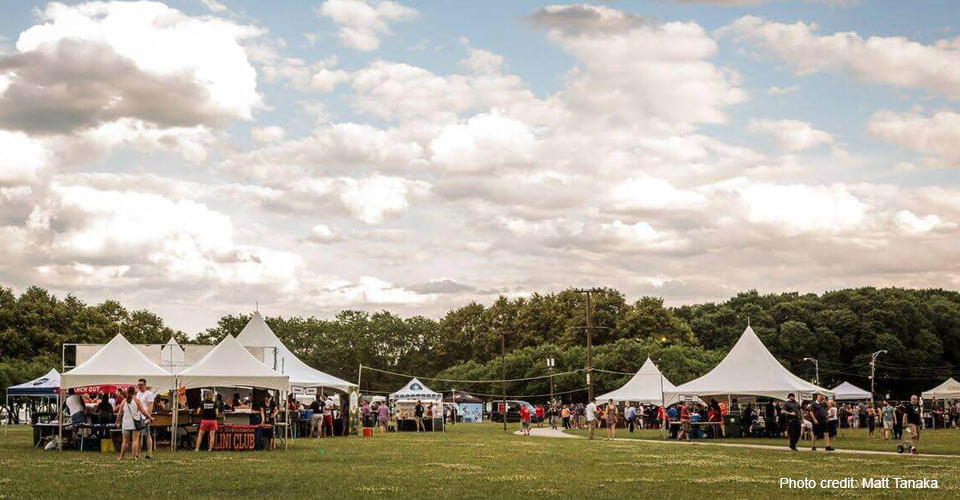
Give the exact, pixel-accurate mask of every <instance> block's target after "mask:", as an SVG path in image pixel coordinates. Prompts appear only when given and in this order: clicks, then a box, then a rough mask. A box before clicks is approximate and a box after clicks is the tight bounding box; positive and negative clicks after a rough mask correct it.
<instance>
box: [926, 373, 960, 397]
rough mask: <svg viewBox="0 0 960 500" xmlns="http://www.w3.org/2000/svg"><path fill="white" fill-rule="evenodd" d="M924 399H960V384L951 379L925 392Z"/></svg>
mask: <svg viewBox="0 0 960 500" xmlns="http://www.w3.org/2000/svg"><path fill="white" fill-rule="evenodd" d="M921 395H922V396H923V399H960V382H957V379H955V378H953V377H950V378H948V379H947V380H946V381H945V382H944V383H942V384H940V385H938V386H936V387H934V388H933V389H930V390H929V391H924V392H923V393H922V394H921Z"/></svg>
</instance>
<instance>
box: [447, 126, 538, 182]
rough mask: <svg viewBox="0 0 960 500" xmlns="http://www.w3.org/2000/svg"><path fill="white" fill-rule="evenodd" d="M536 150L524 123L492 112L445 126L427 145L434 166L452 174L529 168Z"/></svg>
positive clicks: (534, 140) (531, 135)
mask: <svg viewBox="0 0 960 500" xmlns="http://www.w3.org/2000/svg"><path fill="white" fill-rule="evenodd" d="M535 147H536V139H535V138H534V136H533V132H532V131H531V130H530V128H529V127H528V126H527V125H526V124H525V123H523V122H520V121H518V120H514V119H512V118H507V117H504V116H501V115H499V114H495V113H494V114H480V115H477V116H474V117H473V118H470V119H469V120H467V121H466V123H458V124H454V125H448V126H446V127H444V128H443V130H442V131H441V132H440V133H439V134H438V135H437V136H436V138H435V139H433V141H432V142H431V143H430V150H431V152H432V157H431V161H432V162H433V164H435V165H437V166H440V167H443V168H445V169H449V170H455V171H456V170H459V171H487V172H489V171H491V170H492V169H496V168H498V167H517V166H524V165H528V164H530V163H531V162H533V160H534V150H535Z"/></svg>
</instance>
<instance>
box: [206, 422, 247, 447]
mask: <svg viewBox="0 0 960 500" xmlns="http://www.w3.org/2000/svg"><path fill="white" fill-rule="evenodd" d="M256 431H257V426H256V425H222V426H220V428H219V429H217V442H216V443H214V445H213V449H215V450H236V451H242V450H253V449H255V448H256V447H257V435H256Z"/></svg>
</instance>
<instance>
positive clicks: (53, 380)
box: [7, 368, 60, 397]
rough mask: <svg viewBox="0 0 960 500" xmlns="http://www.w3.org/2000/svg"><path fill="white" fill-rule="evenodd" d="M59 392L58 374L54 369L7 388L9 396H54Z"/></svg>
mask: <svg viewBox="0 0 960 500" xmlns="http://www.w3.org/2000/svg"><path fill="white" fill-rule="evenodd" d="M59 390H60V372H58V371H57V370H56V368H54V369H52V370H50V371H48V372H47V374H46V375H44V376H42V377H39V378H35V379H33V380H31V381H29V382H24V383H22V384H17V385H12V386H10V387H7V397H9V396H54V397H55V396H56V395H57V392H58V391H59Z"/></svg>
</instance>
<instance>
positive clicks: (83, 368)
mask: <svg viewBox="0 0 960 500" xmlns="http://www.w3.org/2000/svg"><path fill="white" fill-rule="evenodd" d="M140 378H143V379H146V380H147V384H148V385H149V386H150V387H152V388H153V389H154V392H165V391H168V390H170V389H172V388H173V387H174V386H175V383H174V377H173V374H172V373H170V372H168V371H167V370H164V369H163V368H161V367H160V366H158V365H157V364H156V363H154V362H153V361H150V359H149V358H147V356H146V355H145V354H143V352H141V351H140V349H137V348H136V346H134V345H133V344H131V343H130V342H128V341H127V339H125V338H124V337H123V335H120V334H119V333H118V334H117V336H116V337H113V340H111V341H110V342H108V343H107V344H106V345H104V346H103V348H101V349H100V350H99V351H97V353H96V354H94V355H93V356H91V357H90V359H88V360H86V361H85V362H83V364H81V365H80V366H78V367H76V368H74V369H72V370H70V371H68V372H66V373H64V374H63V375H62V376H61V385H62V387H63V388H64V389H69V388H71V387H81V386H85V385H106V384H134V383H136V381H137V379H140Z"/></svg>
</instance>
